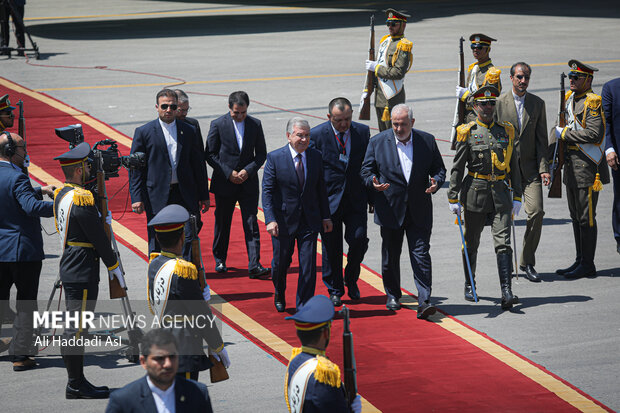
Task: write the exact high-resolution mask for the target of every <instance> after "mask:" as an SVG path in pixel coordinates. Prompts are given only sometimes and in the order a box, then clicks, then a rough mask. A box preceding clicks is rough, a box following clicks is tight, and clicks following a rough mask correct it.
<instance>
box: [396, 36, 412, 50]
mask: <svg viewBox="0 0 620 413" xmlns="http://www.w3.org/2000/svg"><path fill="white" fill-rule="evenodd" d="M412 48H413V42H412V41H411V40H407V39H405V38H404V37H403V38H402V39H400V41H399V42H398V44H397V45H396V50H402V51H404V52H409V53H411V49H412Z"/></svg>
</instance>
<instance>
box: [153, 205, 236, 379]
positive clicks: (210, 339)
mask: <svg viewBox="0 0 620 413" xmlns="http://www.w3.org/2000/svg"><path fill="white" fill-rule="evenodd" d="M187 220H189V213H188V212H187V210H186V209H185V208H183V207H182V206H180V205H176V204H172V205H168V206H166V207H164V208H163V209H162V210H161V211H160V212H159V213H158V214H157V215H156V216H155V217H154V218H153V219H152V220H151V221H150V222H149V224H148V225H149V226H151V227H154V229H155V232H156V234H158V233H161V232H170V231H175V230H179V237H182V236H183V233H182V232H181V230H182V229H183V228H184V224H185V222H186V221H187ZM150 258H151V261H150V263H149V269H148V280H147V283H148V286H147V287H148V303H149V308H150V310H151V312H152V313H153V314H155V315H156V316H157V317H158V319H159V321H160V323H161V325H162V327H164V328H168V327H166V324H168V325H172V323H173V322H174V327H172V328H170V331H171V332H172V334H174V336H175V337H176V339H177V342H178V343H179V345H178V352H179V369H178V372H179V373H178V374H180V375H182V376H183V377H185V378H191V379H193V380H197V379H198V373H199V372H200V371H203V370H207V369H209V368H211V366H212V365H213V364H212V363H211V361H209V358H208V357H207V355H206V354H205V352H204V350H203V342H202V340H203V339H204V340H205V341H206V342H207V344H208V345H209V349H210V351H211V352H212V353H216V354H217V353H220V352H221V351H222V350H223V349H224V342H223V341H222V337H221V335H220V332H219V331H218V329H217V326H216V324H215V317H214V316H213V313H212V312H211V307H210V306H209V304H208V303H207V302H206V301H205V299H204V298H203V293H202V291H201V289H200V284H199V282H198V271H197V269H196V266H195V265H194V264H192V263H191V262H188V261H185V260H184V259H183V258H182V257H180V256H177V255H175V254H173V253H170V252H167V251H162V252H161V253H158V252H156V253H152V254H151V256H150ZM206 288H209V287H208V286H207V287H206ZM197 316H199V317H197Z"/></svg>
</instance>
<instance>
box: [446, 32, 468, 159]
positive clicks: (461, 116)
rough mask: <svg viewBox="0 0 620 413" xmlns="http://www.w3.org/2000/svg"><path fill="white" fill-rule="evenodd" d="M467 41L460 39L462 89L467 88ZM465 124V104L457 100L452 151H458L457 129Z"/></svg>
mask: <svg viewBox="0 0 620 413" xmlns="http://www.w3.org/2000/svg"><path fill="white" fill-rule="evenodd" d="M464 42H465V39H464V38H463V37H462V36H461V38H460V39H459V73H458V77H459V79H458V81H459V86H460V87H465V53H464V52H463V43H464ZM464 122H465V102H462V101H461V99H457V100H456V108H455V109H454V121H453V122H452V131H451V132H450V149H451V150H455V149H456V127H457V126H459V125H460V124H462V123H464Z"/></svg>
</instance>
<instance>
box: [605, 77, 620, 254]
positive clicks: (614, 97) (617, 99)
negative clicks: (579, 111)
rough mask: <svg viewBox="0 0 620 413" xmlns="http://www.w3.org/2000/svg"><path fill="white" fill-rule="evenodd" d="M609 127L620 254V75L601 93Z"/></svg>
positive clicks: (614, 217)
mask: <svg viewBox="0 0 620 413" xmlns="http://www.w3.org/2000/svg"><path fill="white" fill-rule="evenodd" d="M601 97H602V100H603V110H604V111H605V120H606V121H607V129H605V141H606V142H607V143H606V144H605V155H606V157H607V164H608V165H609V167H610V168H611V176H612V177H613V180H614V204H613V207H612V215H611V223H612V226H613V229H614V237H615V238H616V251H618V254H620V171H619V170H618V151H619V150H620V77H619V78H616V79H612V80H610V81H609V82H607V83H605V84H604V85H603V91H602V93H601Z"/></svg>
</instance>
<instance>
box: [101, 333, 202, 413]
mask: <svg viewBox="0 0 620 413" xmlns="http://www.w3.org/2000/svg"><path fill="white" fill-rule="evenodd" d="M141 344H142V345H141V346H140V348H141V349H142V355H141V356H140V364H141V365H142V367H143V368H144V369H145V370H146V376H144V377H142V378H141V379H138V380H136V381H133V382H131V383H129V384H128V385H126V386H125V387H123V388H122V389H118V390H116V391H114V392H112V394H111V395H110V402H109V403H108V407H107V408H106V413H153V412H172V411H176V412H213V409H212V407H211V399H210V398H209V392H208V390H207V386H205V385H204V384H203V383H199V382H196V381H194V380H187V379H184V378H182V377H179V376H177V375H176V374H177V368H178V367H179V354H178V351H177V341H176V339H175V338H174V335H173V334H172V333H171V332H170V331H169V330H164V329H156V330H151V331H149V332H148V333H146V334H145V335H144V338H143V339H142V343H141Z"/></svg>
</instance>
